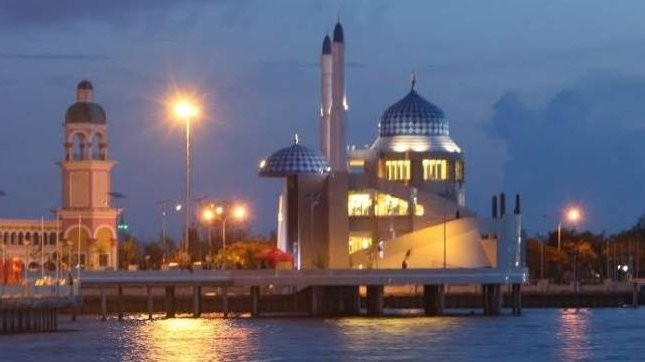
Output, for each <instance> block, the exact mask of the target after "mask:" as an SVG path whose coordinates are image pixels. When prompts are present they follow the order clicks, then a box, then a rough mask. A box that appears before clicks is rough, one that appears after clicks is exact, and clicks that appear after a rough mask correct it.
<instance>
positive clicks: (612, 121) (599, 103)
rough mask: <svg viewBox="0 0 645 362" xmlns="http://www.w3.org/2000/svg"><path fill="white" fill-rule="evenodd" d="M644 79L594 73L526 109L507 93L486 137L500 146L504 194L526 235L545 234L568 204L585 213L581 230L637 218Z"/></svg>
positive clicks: (641, 200) (643, 173) (642, 201)
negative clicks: (524, 219)
mask: <svg viewBox="0 0 645 362" xmlns="http://www.w3.org/2000/svg"><path fill="white" fill-rule="evenodd" d="M644 97H645V79H644V78H640V77H634V76H629V75H623V74H616V73H611V72H594V73H590V74H587V75H586V76H584V77H583V78H582V79H580V80H579V81H577V82H574V83H573V84H572V85H571V86H570V87H567V88H563V89H561V90H560V91H559V92H557V93H556V94H554V95H553V96H552V97H551V99H550V100H549V102H548V103H547V104H546V105H545V106H544V107H543V108H539V109H531V108H530V107H529V106H527V105H526V104H525V103H524V102H522V100H521V99H520V97H519V96H518V95H517V94H514V93H507V94H505V95H504V96H502V97H501V98H500V100H499V101H498V102H497V103H496V104H495V106H494V113H493V116H492V118H491V119H490V121H489V122H488V123H487V126H486V130H487V132H488V133H489V134H490V135H492V136H493V137H495V138H498V139H501V140H503V141H505V143H506V147H507V160H506V163H505V165H504V188H505V189H507V190H515V191H518V192H520V193H522V194H523V195H524V196H525V200H526V204H527V205H528V206H527V210H528V213H527V214H528V215H527V216H528V218H529V229H532V230H535V229H536V228H539V227H542V228H544V227H547V228H548V227H552V226H553V224H554V223H557V221H553V220H547V219H544V218H543V215H544V214H550V215H553V217H554V218H556V219H557V218H558V215H559V212H560V210H561V209H562V207H563V206H564V205H566V204H567V203H569V202H578V203H581V204H582V205H583V206H584V207H585V208H586V209H587V213H588V218H587V220H586V224H585V225H583V227H585V228H591V229H593V230H597V231H600V230H604V229H608V230H611V231H615V230H618V229H621V228H624V227H627V226H630V225H631V224H633V223H634V221H635V220H636V218H637V217H638V216H639V215H640V214H642V213H643V212H645V208H643V205H645V195H643V193H642V180H644V179H645V164H643V162H642V155H643V154H645V143H643V142H642V140H643V139H645V129H642V128H637V127H635V124H636V123H637V122H636V120H640V123H641V124H642V120H643V118H645V116H644V115H645V105H643V104H642V102H639V101H636V100H640V99H643V98H644Z"/></svg>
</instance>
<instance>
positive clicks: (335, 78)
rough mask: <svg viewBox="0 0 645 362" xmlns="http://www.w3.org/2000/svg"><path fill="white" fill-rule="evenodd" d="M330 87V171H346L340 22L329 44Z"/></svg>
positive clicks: (342, 50) (343, 70) (343, 82)
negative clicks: (330, 44) (330, 60)
mask: <svg viewBox="0 0 645 362" xmlns="http://www.w3.org/2000/svg"><path fill="white" fill-rule="evenodd" d="M331 57H332V87H331V91H332V92H331V115H330V116H331V117H330V125H329V155H328V156H327V160H328V161H329V166H330V167H331V171H332V172H347V145H346V144H345V104H346V102H345V43H344V36H343V27H342V26H341V25H340V22H338V23H336V27H334V39H333V42H332V46H331Z"/></svg>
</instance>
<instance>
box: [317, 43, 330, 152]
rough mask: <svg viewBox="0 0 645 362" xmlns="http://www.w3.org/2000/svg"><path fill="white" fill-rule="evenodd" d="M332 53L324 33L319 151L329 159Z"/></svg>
mask: <svg viewBox="0 0 645 362" xmlns="http://www.w3.org/2000/svg"><path fill="white" fill-rule="evenodd" d="M332 61H333V59H332V55H331V39H329V35H325V39H324V40H323V45H322V54H321V55H320V101H321V102H320V152H321V153H322V154H323V155H324V156H325V158H326V159H327V160H330V154H329V151H330V145H329V131H330V129H329V125H330V120H331V104H332V103H331V102H332V101H331V97H332Z"/></svg>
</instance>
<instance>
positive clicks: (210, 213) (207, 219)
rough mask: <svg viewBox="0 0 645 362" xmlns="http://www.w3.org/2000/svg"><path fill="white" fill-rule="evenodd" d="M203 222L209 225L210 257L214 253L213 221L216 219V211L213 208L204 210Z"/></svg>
mask: <svg viewBox="0 0 645 362" xmlns="http://www.w3.org/2000/svg"><path fill="white" fill-rule="evenodd" d="M201 217H202V222H203V223H204V224H205V225H208V248H209V250H210V251H209V255H210V254H212V253H213V238H212V234H213V230H212V225H213V220H214V219H215V211H214V210H213V208H211V207H205V208H204V209H203V210H202V215H201Z"/></svg>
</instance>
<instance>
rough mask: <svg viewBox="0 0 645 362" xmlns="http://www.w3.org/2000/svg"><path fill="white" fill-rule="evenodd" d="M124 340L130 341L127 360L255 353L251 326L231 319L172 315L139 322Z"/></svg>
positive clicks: (193, 358) (214, 358)
mask: <svg viewBox="0 0 645 362" xmlns="http://www.w3.org/2000/svg"><path fill="white" fill-rule="evenodd" d="M136 323H137V327H136V328H128V329H126V331H127V332H126V333H127V334H126V335H124V336H122V337H123V338H122V340H123V341H125V342H126V343H130V344H131V346H128V348H126V350H127V351H128V353H127V355H126V356H124V359H125V360H133V361H205V360H207V361H220V360H231V359H241V360H244V359H247V358H246V357H249V356H252V355H253V354H254V347H253V345H252V343H250V342H249V337H250V334H251V333H250V332H249V329H247V328H244V327H241V326H239V325H238V326H233V325H232V322H231V321H230V320H224V319H212V318H172V319H158V320H154V321H139V322H136Z"/></svg>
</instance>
